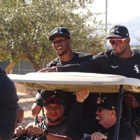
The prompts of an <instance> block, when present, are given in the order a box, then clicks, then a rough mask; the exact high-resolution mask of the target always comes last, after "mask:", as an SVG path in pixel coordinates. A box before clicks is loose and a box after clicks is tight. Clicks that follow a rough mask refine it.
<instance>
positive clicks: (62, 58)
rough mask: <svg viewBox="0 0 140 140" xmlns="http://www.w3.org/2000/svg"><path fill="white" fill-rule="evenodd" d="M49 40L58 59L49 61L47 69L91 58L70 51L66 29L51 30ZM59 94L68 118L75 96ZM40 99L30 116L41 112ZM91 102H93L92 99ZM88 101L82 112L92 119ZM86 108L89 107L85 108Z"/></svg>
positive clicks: (69, 40)
mask: <svg viewBox="0 0 140 140" xmlns="http://www.w3.org/2000/svg"><path fill="white" fill-rule="evenodd" d="M49 40H50V41H51V42H52V46H53V47H54V49H55V51H56V53H57V55H58V57H57V58H56V59H54V60H53V61H51V62H50V63H48V64H47V68H50V67H54V66H63V65H67V64H79V63H82V62H86V61H88V60H89V59H90V58H92V55H89V54H84V53H81V52H73V51H72V48H71V45H72V39H71V35H70V32H69V31H68V29H67V28H65V27H57V28H55V29H54V30H52V32H51V33H50V37H49ZM43 71H44V70H41V71H40V72H43ZM43 92H44V91H43ZM43 92H42V97H43V98H45V94H44V93H43ZM59 94H61V95H62V97H63V100H64V102H65V112H64V116H68V114H69V110H70V108H71V105H72V103H73V102H74V101H75V95H74V93H70V92H67V93H66V92H63V91H62V92H59ZM46 95H47V93H46ZM42 97H41V96H40V94H39V96H38V98H37V99H36V102H35V103H34V104H33V106H32V114H33V115H34V116H36V115H38V113H39V112H40V110H41V107H42V106H43V103H42V99H41V98H42ZM92 100H94V97H93V99H92ZM90 101H91V98H90V97H89V98H88V99H87V100H86V102H85V108H86V109H85V110H84V112H83V115H86V116H89V117H92V115H91V113H90V107H92V105H91V104H90ZM89 104H90V105H89ZM87 106H90V107H88V108H87Z"/></svg>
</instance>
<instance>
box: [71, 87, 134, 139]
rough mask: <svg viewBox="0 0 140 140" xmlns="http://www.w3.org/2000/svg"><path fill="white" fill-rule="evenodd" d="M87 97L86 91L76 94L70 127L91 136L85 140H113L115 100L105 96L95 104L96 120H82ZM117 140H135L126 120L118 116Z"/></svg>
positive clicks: (116, 101)
mask: <svg viewBox="0 0 140 140" xmlns="http://www.w3.org/2000/svg"><path fill="white" fill-rule="evenodd" d="M88 96H89V90H88V89H81V90H79V91H77V92H76V102H75V103H74V104H73V107H72V109H71V112H70V116H69V122H70V125H71V126H72V127H73V128H75V129H77V130H79V131H80V132H83V133H88V134H91V136H90V138H89V139H86V140H102V139H105V140H114V134H115V124H116V120H117V118H116V114H117V103H118V100H117V98H115V97H113V96H106V97H104V98H102V99H101V102H100V103H99V101H98V104H97V111H96V115H97V116H96V119H89V118H88V119H87V118H83V117H82V115H81V112H82V109H83V102H84V100H85V99H86V98H87V97H88ZM118 138H119V140H135V139H136V133H135V131H134V129H133V128H132V127H131V125H130V122H129V121H128V119H127V118H123V117H121V116H120V128H119V136H118Z"/></svg>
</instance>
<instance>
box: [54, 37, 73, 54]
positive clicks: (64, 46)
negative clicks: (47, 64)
mask: <svg viewBox="0 0 140 140" xmlns="http://www.w3.org/2000/svg"><path fill="white" fill-rule="evenodd" d="M52 46H53V47H54V49H55V50H56V53H57V54H58V55H59V56H62V55H64V54H66V53H67V52H68V51H69V50H70V47H71V39H68V38H65V37H63V36H56V37H55V38H54V39H53V40H52Z"/></svg>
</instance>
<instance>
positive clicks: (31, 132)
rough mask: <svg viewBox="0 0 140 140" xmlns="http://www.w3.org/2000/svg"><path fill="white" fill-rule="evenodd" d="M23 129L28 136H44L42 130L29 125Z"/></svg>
mask: <svg viewBox="0 0 140 140" xmlns="http://www.w3.org/2000/svg"><path fill="white" fill-rule="evenodd" d="M25 129H26V131H27V135H29V136H33V135H40V134H44V132H43V130H42V129H41V128H39V127H38V126H36V125H29V126H27V127H26V128H25Z"/></svg>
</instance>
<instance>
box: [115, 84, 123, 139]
mask: <svg viewBox="0 0 140 140" xmlns="http://www.w3.org/2000/svg"><path fill="white" fill-rule="evenodd" d="M123 98H124V94H123V85H120V89H119V94H118V108H117V120H116V125H115V134H114V140H118V139H119V127H120V116H121V108H122V100H123Z"/></svg>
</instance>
